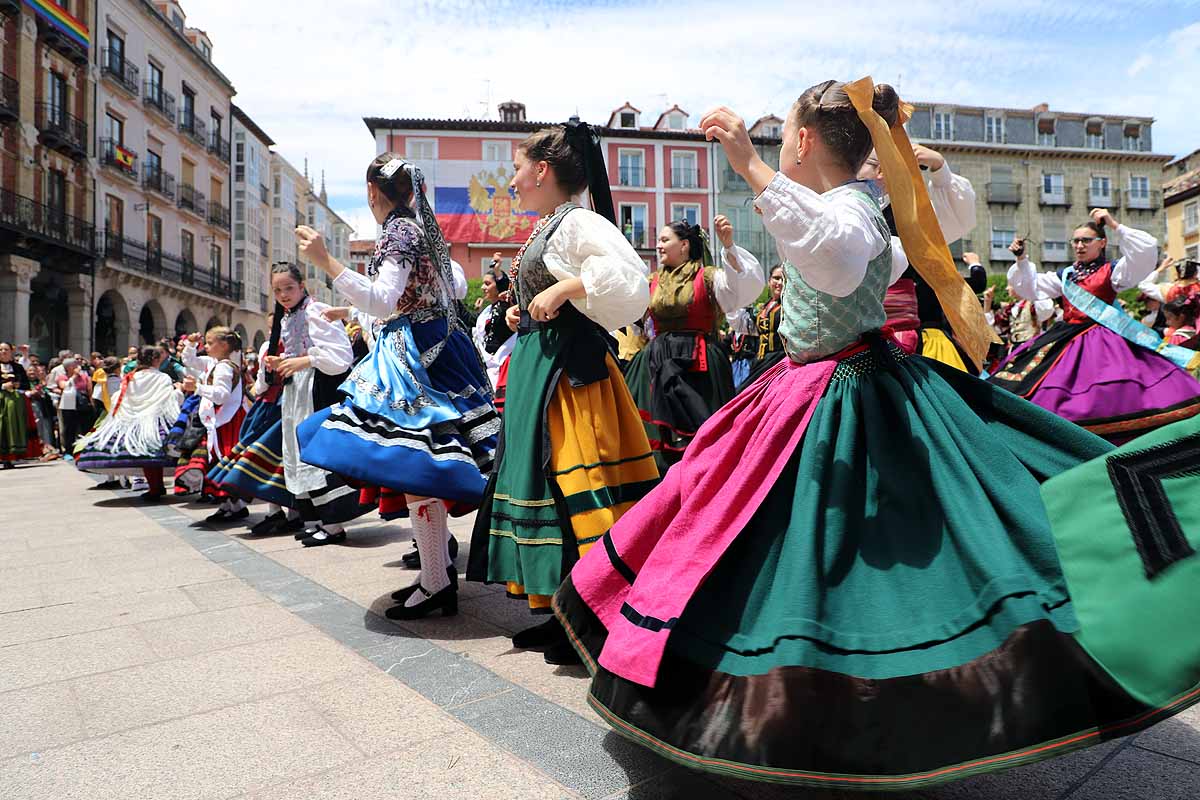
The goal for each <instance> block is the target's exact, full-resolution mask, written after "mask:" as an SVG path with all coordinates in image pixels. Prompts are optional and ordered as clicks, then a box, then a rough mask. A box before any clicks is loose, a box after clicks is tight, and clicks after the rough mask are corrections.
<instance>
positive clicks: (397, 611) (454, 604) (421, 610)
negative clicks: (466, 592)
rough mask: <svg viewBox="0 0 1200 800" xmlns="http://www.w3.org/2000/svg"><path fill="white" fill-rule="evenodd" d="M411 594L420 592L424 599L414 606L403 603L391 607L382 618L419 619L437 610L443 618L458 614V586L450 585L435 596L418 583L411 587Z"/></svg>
mask: <svg viewBox="0 0 1200 800" xmlns="http://www.w3.org/2000/svg"><path fill="white" fill-rule="evenodd" d="M413 592H420V593H421V594H423V595H425V599H424V600H422V601H421V602H419V603H417V604H416V605H415V606H405V605H404V604H403V603H401V604H400V605H398V606H392V607H391V608H389V609H388V610H387V611H385V612H383V613H384V616H386V617H387V618H388V619H421V618H423V617H427V616H429V615H430V614H431V613H433V612H434V611H437V610H438V609H439V608H440V609H441V610H442V616H443V617H453V616H454V615H455V614H457V613H458V584H455V583H452V584H450V585H449V586H447V587H446V588H444V589H442V590H441V591H440V592H438V593H437V594H430V593H429V592H427V591H425V587H424V586H422V585H421V584H419V583H418V584H417V585H416V586H414V587H413ZM410 594H411V593H410Z"/></svg>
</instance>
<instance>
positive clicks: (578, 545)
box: [467, 121, 658, 664]
mask: <svg viewBox="0 0 1200 800" xmlns="http://www.w3.org/2000/svg"><path fill="white" fill-rule="evenodd" d="M513 166H514V168H515V171H516V174H515V175H514V176H513V180H512V188H513V189H514V190H516V191H517V193H518V194H519V195H520V197H521V204H522V207H524V208H526V209H530V210H533V211H535V212H536V213H537V214H538V215H539V217H540V219H539V220H538V222H537V224H536V225H535V226H534V228H533V231H532V232H531V233H530V235H529V240H528V241H527V242H526V243H525V245H524V246H523V247H522V248H521V249H520V251H519V252H518V253H517V255H516V257H515V258H514V259H513V262H512V269H511V273H510V278H511V280H512V287H511V288H512V291H513V292H514V300H515V302H516V306H515V307H514V308H511V309H509V312H508V313H509V320H510V324H511V325H513V327H515V328H516V329H517V330H518V334H519V336H518V339H517V344H516V347H515V348H514V349H513V354H512V356H511V358H510V359H509V367H508V376H509V380H508V394H507V398H506V402H505V411H504V432H503V436H502V441H501V445H500V451H499V453H498V455H497V463H496V468H495V469H494V470H493V472H492V477H491V480H490V482H489V483H488V490H487V496H486V498H485V500H484V504H483V506H482V508H480V510H479V514H478V515H477V516H476V518H475V530H474V533H473V535H472V539H471V555H470V562H469V566H468V573H467V577H468V578H469V579H470V580H477V581H488V582H497V583H498V582H503V583H506V584H507V586H508V592H509V594H510V595H512V596H515V597H524V598H528V602H529V606H530V608H531V609H532V610H533V611H534V612H535V613H542V614H545V613H549V610H550V595H552V594H553V593H554V591H555V590H556V589H557V588H558V586H559V585H560V584H561V582H562V579H563V578H564V577H565V576H566V574H567V572H568V571H569V570H570V567H571V565H572V564H573V563H574V562H575V561H576V559H578V558H579V556H580V555H582V554H583V553H586V552H588V550H590V549H592V548H593V547H594V546H595V545H596V543H597V542H598V541H599V538H600V536H601V534H603V533H604V531H606V530H607V529H608V528H610V527H611V526H612V524H613V523H614V522H616V521H617V520H618V519H620V517H621V515H622V514H624V513H625V512H626V511H627V510H628V509H629V508H630V506H632V505H633V503H634V502H636V501H637V500H638V499H640V498H641V497H642V496H643V495H644V494H645V493H646V492H647V491H648V490H649V489H650V487H651V486H653V485H654V483H655V482H656V481H657V479H658V469H657V467H656V466H655V464H654V456H653V452H652V451H651V450H650V443H649V441H648V440H647V438H646V433H645V430H644V428H643V426H642V422H641V418H640V416H639V415H638V411H637V406H636V405H635V404H634V402H633V398H632V397H631V396H630V394H629V389H628V388H627V387H626V385H625V381H624V379H623V378H622V377H621V372H620V370H619V369H618V368H617V362H616V360H615V359H614V358H613V355H612V353H611V352H610V345H609V342H610V339H609V336H608V333H607V332H608V331H611V330H616V329H617V328H620V327H621V326H623V325H627V324H629V323H630V322H633V321H634V320H637V319H639V318H640V317H641V316H642V314H643V313H644V312H645V309H646V305H647V303H648V302H649V300H650V292H649V284H648V282H647V280H646V272H647V269H646V265H645V262H643V261H642V259H641V258H640V257H639V256H638V254H637V252H636V251H635V250H634V249H633V247H632V246H631V245H630V244H629V242H628V241H627V240H626V239H625V237H624V236H623V235H622V234H621V231H620V230H619V229H618V228H617V227H616V225H615V223H614V218H615V217H614V214H613V206H612V195H611V194H610V192H609V188H608V178H607V175H606V173H605V167H604V159H603V156H602V154H601V151H600V145H599V137H598V136H597V135H596V134H595V132H594V131H592V129H591V128H589V127H588V126H587V125H586V124H584V123H580V122H576V121H572V122H570V123H568V124H567V125H565V126H556V127H552V128H546V129H543V130H541V131H538V132H537V133H534V134H533V135H531V136H530V137H529V138H527V139H526V140H525V141H524V142H522V143H521V144H520V145H519V146H518V147H517V151H516V154H515V158H514V164H513ZM585 189H587V190H588V191H589V195H590V197H591V200H592V203H593V205H594V207H595V208H596V210H597V212H599V213H595V212H592V211H588V210H586V209H583V208H580V207H579V205H578V204H577V203H576V202H575V201H574V200H573V198H576V197H578V196H579V195H580V194H581V193H582V192H583V191H584V190H585ZM513 645H514V646H515V647H521V648H526V647H540V648H545V651H546V652H545V657H546V661H547V662H549V663H552V664H565V663H572V662H573V661H577V658H576V657H575V654H574V653H573V651H572V650H571V648H570V645H569V644H568V643H567V641H566V638H565V635H564V632H563V630H562V627H561V626H560V625H559V624H558V623H557V621H555V620H554V619H553V618H551V619H550V620H548V621H547V622H545V623H543V624H541V625H538V626H536V627H534V628H531V629H529V630H526V631H522V632H520V633H518V634H517V635H516V636H514V637H513Z"/></svg>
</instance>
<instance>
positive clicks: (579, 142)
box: [517, 117, 617, 225]
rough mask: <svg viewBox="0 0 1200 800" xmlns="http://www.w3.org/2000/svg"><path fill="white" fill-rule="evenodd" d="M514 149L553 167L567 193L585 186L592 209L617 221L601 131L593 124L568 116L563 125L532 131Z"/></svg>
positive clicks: (559, 183) (557, 179) (574, 193)
mask: <svg viewBox="0 0 1200 800" xmlns="http://www.w3.org/2000/svg"><path fill="white" fill-rule="evenodd" d="M517 149H518V150H521V151H522V152H524V153H525V157H526V158H528V159H530V160H531V161H545V162H546V163H547V164H549V165H550V166H551V167H553V168H554V177H555V180H556V181H557V182H558V186H559V188H560V189H562V190H563V191H564V192H566V193H567V194H569V195H577V194H579V193H580V192H582V191H583V190H584V189H587V190H588V195H589V196H590V197H591V200H592V209H593V210H594V211H595V212H596V213H597V214H599V215H600V216H602V217H604V218H605V219H607V220H608V221H609V222H611V223H612V224H614V225H616V224H617V213H616V210H615V207H614V206H613V199H612V188H611V187H610V186H609V185H608V170H607V168H606V167H605V165H604V150H603V148H602V147H601V146H600V134H599V132H598V131H597V130H595V129H594V128H592V126H590V125H588V124H587V123H586V122H581V121H580V120H579V118H578V117H571V119H570V120H569V121H568V122H567V123H565V124H563V125H553V126H551V127H549V128H543V129H541V130H540V131H536V132H534V133H531V134H530V135H529V136H527V137H526V138H525V140H524V141H523V142H521V143H520V144H519V145H517Z"/></svg>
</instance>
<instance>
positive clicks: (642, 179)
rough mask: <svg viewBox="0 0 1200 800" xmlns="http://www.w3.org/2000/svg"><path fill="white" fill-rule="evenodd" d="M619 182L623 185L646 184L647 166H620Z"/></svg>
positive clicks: (618, 169) (618, 170)
mask: <svg viewBox="0 0 1200 800" xmlns="http://www.w3.org/2000/svg"><path fill="white" fill-rule="evenodd" d="M617 172H618V176H617V182H618V184H619V185H621V186H645V185H646V168H645V167H618V168H617Z"/></svg>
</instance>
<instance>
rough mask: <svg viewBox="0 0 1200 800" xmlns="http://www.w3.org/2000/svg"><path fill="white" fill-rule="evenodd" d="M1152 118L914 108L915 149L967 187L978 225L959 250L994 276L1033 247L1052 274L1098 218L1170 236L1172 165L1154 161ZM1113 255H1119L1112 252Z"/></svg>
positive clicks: (921, 105) (1164, 160)
mask: <svg viewBox="0 0 1200 800" xmlns="http://www.w3.org/2000/svg"><path fill="white" fill-rule="evenodd" d="M1152 124H1153V120H1152V119H1149V118H1147V117H1121V116H1112V115H1094V114H1084V113H1071V112H1061V111H1054V110H1051V109H1050V108H1049V107H1047V106H1046V105H1040V106H1037V107H1035V108H1032V109H1001V108H984V107H978V106H962V105H939V104H928V103H916V104H915V106H914V112H913V116H912V118H911V119H910V120H909V122H908V132H909V136H910V137H911V138H912V140H913V141H914V142H918V143H920V144H924V145H927V146H929V147H931V148H934V149H935V150H938V151H939V152H941V153H942V154H943V155H944V156H945V157H946V159H947V161H948V162H949V163H950V165H951V168H952V169H953V170H954V171H955V173H957V174H959V175H962V176H964V177H966V178H967V179H969V180H970V181H971V183H972V185H973V186H974V187H975V192H976V196H977V198H978V200H977V202H978V207H977V210H976V216H977V220H978V222H977V225H976V228H975V230H974V231H973V232H972V233H970V234H968V237H967V238H966V239H964V240H963V241H962V242H960V243H958V244H957V245H955V246H954V247H953V250H954V252H955V254H956V255H959V254H961V252H962V251H963V250H974V251H976V252H978V253H979V255H980V257H981V258H982V259H983V262H984V264H985V265H988V266H989V267H990V269H991V270H992V271H996V272H998V271H1001V270H1002V269H1006V268H1007V266H1008V264H1009V263H1010V262H1011V261H1012V260H1013V256H1012V253H1010V252H1009V251H1008V245H1009V244H1010V243H1011V242H1012V239H1013V237H1014V236H1021V237H1024V238H1027V239H1028V241H1029V252H1030V254H1031V257H1032V258H1033V259H1034V260H1035V261H1039V262H1041V263H1044V264H1046V265H1047V266H1050V267H1053V266H1055V265H1066V264H1068V263H1070V262H1071V260H1072V258H1073V256H1072V254H1071V249H1070V247H1069V245H1068V242H1069V240H1070V237H1071V232H1072V231H1073V230H1074V229H1075V227H1077V226H1078V225H1079V224H1080V223H1082V222H1084V221H1086V220H1087V219H1088V213H1089V212H1090V211H1091V209H1092V208H1106V209H1109V210H1110V211H1111V212H1112V213H1113V215H1114V216H1115V217H1117V219H1119V220H1120V221H1121V222H1123V223H1125V224H1128V225H1130V226H1131V227H1134V228H1139V229H1141V230H1145V231H1147V232H1149V233H1151V234H1153V235H1154V236H1156V237H1157V238H1158V239H1159V240H1160V241H1162V240H1163V238H1164V235H1165V233H1166V228H1165V225H1164V215H1163V213H1162V210H1163V197H1162V191H1161V189H1160V187H1161V185H1162V180H1163V167H1164V165H1165V164H1166V163H1167V162H1168V161H1170V157H1169V156H1165V155H1158V154H1156V153H1154V152H1153V149H1152V138H1151V128H1152ZM1114 251H1115V249H1114Z"/></svg>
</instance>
